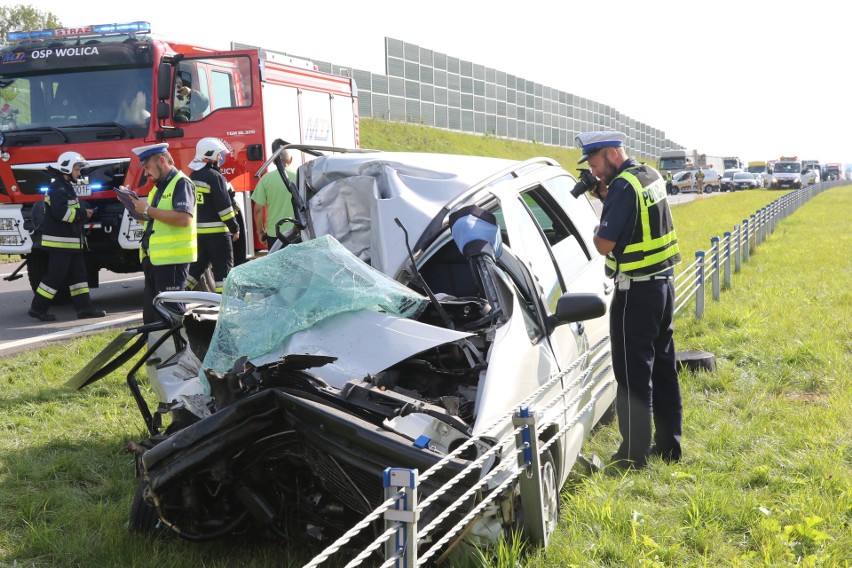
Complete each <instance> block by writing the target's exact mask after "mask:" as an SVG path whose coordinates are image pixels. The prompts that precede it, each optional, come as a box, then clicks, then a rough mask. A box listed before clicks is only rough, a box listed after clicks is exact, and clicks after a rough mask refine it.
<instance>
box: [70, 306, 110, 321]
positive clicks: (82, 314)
mask: <svg viewBox="0 0 852 568" xmlns="http://www.w3.org/2000/svg"><path fill="white" fill-rule="evenodd" d="M105 315H106V312H105V311H103V310H98V309H96V308H93V307H91V306H89V307H88V308H83V309H82V310H78V311H77V319H89V318H102V317H104V316H105Z"/></svg>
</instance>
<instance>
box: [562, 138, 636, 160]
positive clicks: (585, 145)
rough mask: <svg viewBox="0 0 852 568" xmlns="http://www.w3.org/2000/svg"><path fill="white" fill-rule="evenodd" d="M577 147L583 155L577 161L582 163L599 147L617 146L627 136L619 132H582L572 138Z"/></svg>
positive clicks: (622, 142)
mask: <svg viewBox="0 0 852 568" xmlns="http://www.w3.org/2000/svg"><path fill="white" fill-rule="evenodd" d="M574 141H575V142H576V143H577V148H580V149H581V150H582V151H583V156H582V157H581V158H580V159H579V160H578V161H577V163H578V164H582V163H583V162H585V161H586V160H588V159H589V156H591V155H592V154H594V153H595V152H597V151H598V150H600V149H601V148H607V147H612V148H618V147H621V146H624V143H625V142H626V141H627V137H626V136H625V135H624V134H623V133H621V132H583V133H582V134H579V135H577V137H576V138H574Z"/></svg>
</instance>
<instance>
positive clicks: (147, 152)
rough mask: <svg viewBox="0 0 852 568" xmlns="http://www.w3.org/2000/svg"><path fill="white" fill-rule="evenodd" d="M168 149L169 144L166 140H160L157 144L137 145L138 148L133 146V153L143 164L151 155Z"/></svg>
mask: <svg viewBox="0 0 852 568" xmlns="http://www.w3.org/2000/svg"><path fill="white" fill-rule="evenodd" d="M168 151H169V145H168V143H167V142H160V143H159V144H149V145H148V146H139V147H138V148H133V153H134V154H136V156H137V157H138V158H139V163H141V164H142V165H145V162H146V161H147V160H148V158H150V157H151V156H153V155H155V154H163V153H165V152H168Z"/></svg>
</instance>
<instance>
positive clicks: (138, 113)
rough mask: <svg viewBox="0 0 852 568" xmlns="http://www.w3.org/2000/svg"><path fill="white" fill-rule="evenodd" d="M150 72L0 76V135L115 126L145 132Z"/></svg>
mask: <svg viewBox="0 0 852 568" xmlns="http://www.w3.org/2000/svg"><path fill="white" fill-rule="evenodd" d="M151 86H152V76H151V68H150V67H139V68H126V69H96V70H78V71H72V72H62V73H45V74H26V75H24V76H20V77H15V76H10V75H7V74H4V75H2V76H0V100H2V106H0V110H2V121H3V124H2V129H3V131H5V132H10V131H15V130H27V129H38V128H47V127H50V128H63V127H79V126H86V125H102V124H105V123H107V124H109V123H117V124H119V125H121V126H123V127H127V128H133V127H144V128H145V129H146V130H147V127H148V123H149V121H150V118H151V108H152V101H151Z"/></svg>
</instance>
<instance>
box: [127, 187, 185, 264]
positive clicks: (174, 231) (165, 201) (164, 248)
mask: <svg viewBox="0 0 852 568" xmlns="http://www.w3.org/2000/svg"><path fill="white" fill-rule="evenodd" d="M180 178H183V179H185V180H186V181H187V182H189V183H190V184H192V181H191V180H190V179H189V177H187V175H186V174H184V173H183V172H181V171H178V173H177V175H175V177H173V178H172V179H171V181H170V182H169V184H168V185H167V186H166V187H165V189H163V196H162V197H161V198H160V201H159V203H157V209H166V210H168V211H174V209H173V206H172V196H173V194H174V189H175V186H177V182H178V180H179V179H180ZM193 187H195V186H194V185H193ZM157 192H158V190H157V187H156V186H154V189H153V190H151V193H149V194H148V203H153V202H154V200H155V198H156V196H157ZM148 223H154V230H153V231H152V232H151V237H150V239H149V241H148V256H150V257H151V264H154V265H158V266H159V265H163V264H183V263H189V262H195V260H196V259H197V258H198V242H197V240H196V226H195V217H194V216H193V218H192V223H191V224H190V226H189V227H176V226H174V225H167V224H166V223H163V222H161V221H157V220H156V219H152V220H150V221H148ZM140 254H142V257H141V258H144V251H141V250H140Z"/></svg>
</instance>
